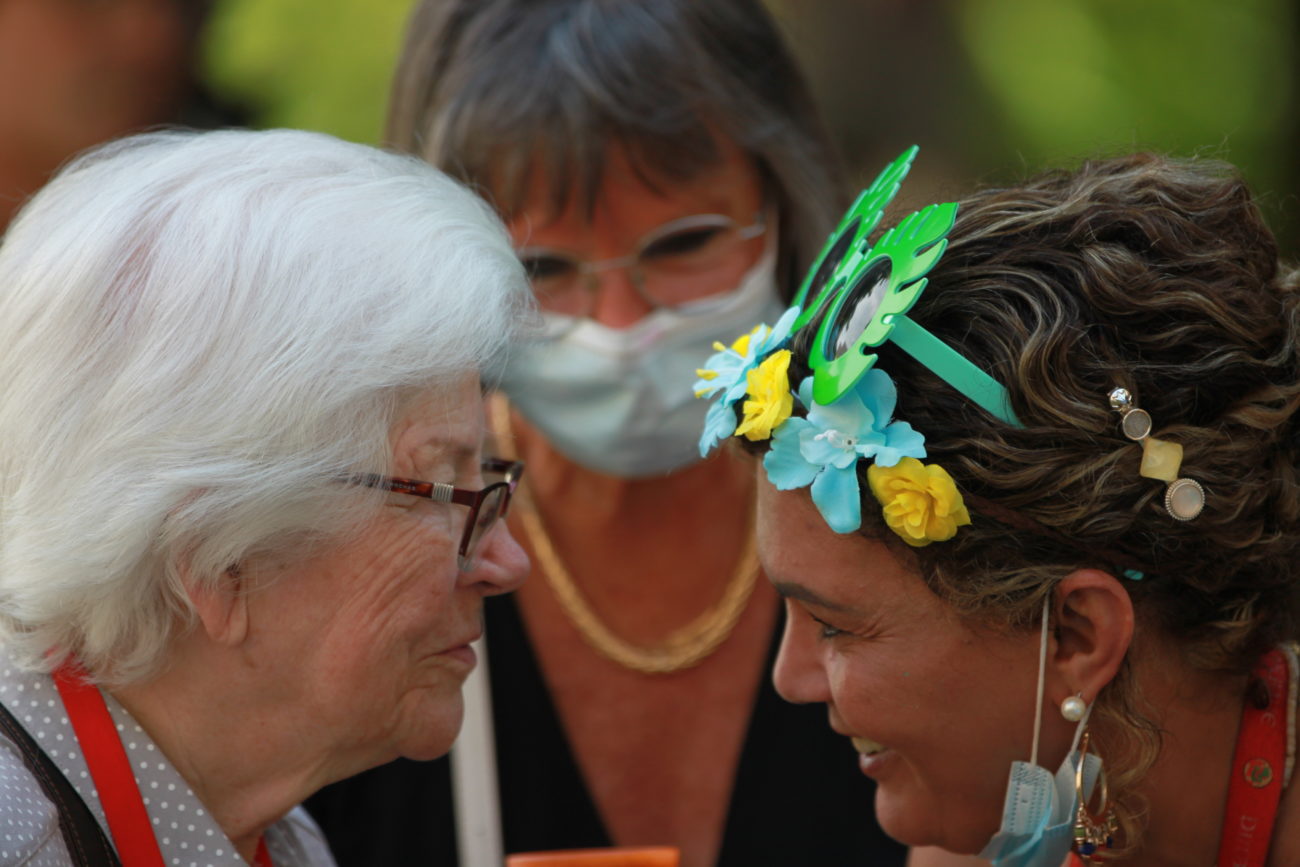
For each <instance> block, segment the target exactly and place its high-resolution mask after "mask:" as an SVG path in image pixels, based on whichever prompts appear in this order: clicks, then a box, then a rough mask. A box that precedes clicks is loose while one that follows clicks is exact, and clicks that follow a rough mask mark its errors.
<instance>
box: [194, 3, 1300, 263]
mask: <svg viewBox="0 0 1300 867" xmlns="http://www.w3.org/2000/svg"><path fill="white" fill-rule="evenodd" d="M651 2H653V0H651ZM698 2H709V0H698ZM768 4H769V6H770V7H771V9H772V11H773V13H774V14H775V15H776V17H777V18H778V20H779V21H780V22H781V24H782V26H783V28H784V29H785V31H786V33H787V34H788V35H789V37H790V40H791V43H792V45H793V46H794V48H795V51H796V53H797V54H798V55H799V56H800V58H801V60H802V61H803V63H804V66H805V69H806V70H807V73H808V76H809V79H810V81H811V83H812V85H813V88H814V91H815V93H816V95H817V98H818V100H819V102H820V103H821V105H822V107H823V109H824V111H825V112H826V116H827V119H828V122H829V124H830V126H831V128H832V132H833V133H834V134H835V136H836V138H837V139H838V141H839V143H840V145H841V148H842V150H843V153H844V156H845V159H846V161H847V162H848V164H849V165H850V167H851V168H852V169H853V171H854V176H855V180H856V181H858V182H859V183H861V182H864V181H866V180H869V179H870V177H871V176H873V175H874V173H875V171H876V170H877V168H878V167H879V166H880V165H882V164H883V163H884V162H885V161H887V160H888V159H889V158H891V157H892V156H893V155H894V154H896V153H897V152H898V151H899V150H901V149H902V148H903V147H904V146H906V145H907V144H910V143H913V142H915V143H917V144H920V145H921V148H922V154H923V156H922V159H921V161H920V162H919V163H918V167H917V173H916V174H915V175H914V177H916V178H919V181H914V182H913V183H912V184H911V185H909V187H910V189H909V190H908V194H909V196H911V197H912V198H913V200H914V201H918V202H919V201H921V200H925V199H930V198H934V197H936V196H956V195H959V194H960V193H961V192H962V191H963V190H965V189H968V188H969V187H970V186H971V185H972V184H974V183H997V182H1005V181H1010V180H1013V179H1015V178H1017V177H1020V176H1023V175H1025V174H1028V173H1030V172H1032V171H1034V170H1037V169H1040V168H1044V167H1048V166H1057V165H1069V164H1071V163H1074V162H1077V161H1078V160H1079V159H1082V158H1084V157H1087V156H1092V155H1097V154H1111V153H1119V152H1124V151H1131V150H1138V149H1153V150H1159V151H1163V152H1167V153H1173V154H1176V155H1180V156H1203V157H1213V158H1218V159H1225V160H1228V161H1231V162H1233V163H1236V164H1237V165H1238V166H1240V167H1241V168H1242V170H1243V172H1244V173H1245V174H1246V177H1247V178H1248V180H1250V182H1251V183H1252V186H1253V187H1254V189H1255V190H1256V192H1257V193H1258V194H1260V197H1261V200H1262V202H1263V204H1264V207H1265V210H1266V212H1267V213H1268V217H1269V220H1270V222H1271V224H1272V225H1273V226H1274V228H1275V230H1276V231H1277V232H1278V235H1279V240H1280V241H1281V242H1282V244H1283V248H1284V249H1285V250H1286V251H1287V252H1288V254H1289V255H1291V256H1295V255H1297V253H1298V252H1300V197H1298V196H1297V191H1300V158H1298V157H1300V147H1297V146H1298V145H1300V122H1298V120H1297V118H1298V116H1300V94H1298V92H1297V90H1298V86H1300V85H1298V82H1300V11H1298V10H1300V6H1298V5H1297V4H1296V3H1295V2H1294V0H1233V2H1230V3H1229V2H1223V0H1142V2H1134V0H946V2H945V0H768ZM411 6H412V0H219V2H218V3H217V6H216V10H215V12H214V14H213V18H212V21H211V24H210V26H209V30H208V35H207V39H206V43H205V48H204V69H205V75H206V78H207V80H208V82H209V84H210V86H211V87H212V88H213V89H214V90H215V91H216V92H217V93H218V94H220V95H221V96H223V97H224V98H226V99H228V100H231V101H234V102H236V103H239V104H241V105H243V106H245V107H246V108H247V109H248V110H249V112H250V113H251V116H252V117H253V118H254V120H255V122H256V123H257V124H259V125H264V126H294V127H304V128H309V129H319V130H324V131H327V132H331V133H334V134H336V135H339V136H342V137H344V138H349V139H353V140H356V141H364V142H377V141H379V139H380V136H381V131H382V124H383V114H384V110H385V104H386V102H387V95H388V80H389V78H390V76H391V73H392V68H393V65H394V63H395V61H396V58H397V54H398V52H399V50H400V43H401V33H402V29H403V26H404V23H405V18H406V16H407V14H408V12H409V10H410V7H411Z"/></svg>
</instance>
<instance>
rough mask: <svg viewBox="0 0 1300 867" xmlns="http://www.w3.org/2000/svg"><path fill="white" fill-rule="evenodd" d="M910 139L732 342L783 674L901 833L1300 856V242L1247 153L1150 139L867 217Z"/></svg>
mask: <svg viewBox="0 0 1300 867" xmlns="http://www.w3.org/2000/svg"><path fill="white" fill-rule="evenodd" d="M912 153H914V151H913V152H912ZM910 156H911V154H907V155H904V157H902V158H900V160H899V161H897V162H896V163H895V164H894V165H892V166H891V167H890V168H889V169H887V170H886V171H885V172H884V173H883V174H882V175H881V178H880V180H879V181H878V182H877V183H876V184H875V185H873V187H872V188H871V189H869V190H868V191H867V192H866V193H864V194H863V196H862V198H861V199H860V200H859V202H858V203H857V205H855V206H854V208H853V209H851V210H850V212H849V215H848V216H846V217H845V219H844V221H843V222H842V224H841V228H840V229H839V230H837V234H836V235H835V236H834V237H835V241H834V242H833V243H832V244H829V245H828V252H827V254H826V256H825V258H824V259H823V261H822V262H821V263H820V264H819V266H818V267H817V268H816V270H815V271H814V272H813V276H812V277H810V278H809V281H808V283H807V285H806V288H805V290H804V291H801V292H800V293H798V294H797V295H796V297H795V302H794V303H795V304H796V305H798V312H797V313H795V314H791V315H789V316H786V317H783V318H782V321H781V323H780V325H779V327H778V328H777V329H776V333H775V334H773V335H767V334H766V333H765V332H763V333H764V336H765V339H764V340H763V349H762V351H761V352H759V353H757V357H755V358H752V359H747V360H746V361H745V363H743V364H740V363H732V362H733V361H734V359H733V360H732V361H728V359H727V358H725V357H721V356H719V357H715V358H713V359H711V360H710V362H709V368H710V371H711V372H712V373H716V376H714V377H713V378H712V379H710V380H708V383H709V386H708V387H709V388H710V389H711V390H714V391H715V392H716V393H717V394H719V395H720V397H719V398H718V400H717V403H716V404H715V409H714V410H713V411H711V412H715V413H716V414H717V416H718V417H720V418H721V419H722V420H723V421H726V422H729V423H730V426H731V427H734V428H735V429H736V433H737V434H738V436H739V438H740V439H741V440H743V441H745V442H746V443H748V444H749V445H750V446H751V447H755V448H756V450H758V451H760V452H761V453H762V461H761V463H762V470H761V477H762V479H763V481H761V482H760V487H759V493H758V504H759V505H758V532H759V539H760V551H761V555H762V560H763V563H764V566H765V568H766V571H767V575H768V576H769V577H770V579H771V580H772V582H773V583H774V585H775V587H776V589H777V591H778V592H779V593H780V594H781V595H782V596H783V597H784V598H785V600H786V606H787V612H788V626H787V629H786V634H785V638H784V643H783V645H782V648H781V654H780V658H779V660H778V663H777V667H776V683H777V687H778V689H779V690H780V691H781V693H782V695H784V696H785V697H787V698H788V699H790V700H792V701H796V702H804V703H824V704H825V705H826V707H827V710H828V713H829V721H830V725H831V727H832V728H833V729H834V730H835V731H836V732H838V733H839V734H841V735H843V736H845V737H846V738H848V739H851V740H852V743H853V745H854V747H855V748H856V749H857V751H858V753H859V756H858V762H857V764H858V766H859V768H860V769H861V771H862V773H863V774H864V775H866V776H868V777H870V778H872V779H873V780H875V781H876V784H877V789H876V802H875V803H876V813H877V816H878V817H879V819H880V823H881V826H882V827H883V828H884V829H885V831H886V832H887V833H889V834H890V835H891V836H893V837H894V838H896V839H898V840H900V841H903V842H906V843H909V844H911V845H914V846H925V847H941V848H942V849H944V850H948V851H950V852H953V853H965V854H966V855H975V854H979V855H980V856H981V857H982V858H984V859H988V860H991V861H992V862H993V863H994V864H995V865H999V867H1059V865H1061V864H1063V863H1066V862H1067V861H1068V863H1071V864H1074V865H1080V864H1088V863H1094V862H1097V863H1107V864H1111V863H1115V864H1133V865H1137V864H1140V865H1143V867H1172V865H1203V864H1211V863H1213V864H1217V865H1219V867H1230V865H1239V864H1240V865H1253V867H1265V865H1272V867H1280V865H1292V864H1297V863H1300V785H1297V783H1296V782H1295V781H1294V779H1293V778H1292V777H1293V773H1292V772H1293V770H1294V769H1293V764H1294V752H1295V737H1296V732H1295V721H1296V705H1297V674H1298V673H1300V667H1298V666H1297V661H1296V652H1295V644H1294V639H1295V638H1296V637H1297V635H1298V634H1300V595H1298V594H1297V580H1296V579H1297V573H1296V564H1297V557H1298V556H1300V483H1298V480H1297V460H1298V458H1300V455H1298V454H1297V453H1298V452H1300V420H1298V419H1297V415H1296V410H1297V407H1298V406H1300V271H1296V270H1293V269H1290V268H1288V267H1285V266H1283V265H1281V264H1280V263H1279V261H1278V257H1277V248H1276V246H1275V244H1274V241H1273V237H1272V235H1271V234H1270V233H1269V231H1268V229H1267V228H1266V227H1265V226H1264V225H1263V223H1262V221H1261V219H1260V215H1259V212H1258V211H1257V209H1256V207H1255V205H1254V203H1253V202H1252V200H1251V197H1250V194H1249V192H1248V191H1247V190H1246V188H1245V185H1244V184H1243V183H1242V181H1241V180H1240V178H1239V177H1237V176H1236V174H1235V173H1233V172H1232V171H1231V170H1230V169H1228V168H1227V167H1224V166H1222V165H1219V164H1214V163H1179V162H1173V161H1168V160H1165V159H1162V158H1158V157H1155V156H1151V155H1137V156H1131V157H1126V158H1121V159H1114V160H1107V161H1100V162H1092V163H1087V164H1085V165H1084V166H1083V167H1082V168H1081V169H1079V170H1078V171H1076V172H1073V173H1068V172H1057V173H1052V174H1048V175H1045V176H1042V177H1040V178H1037V179H1034V180H1031V181H1029V182H1027V183H1025V184H1024V185H1022V186H1019V187H1013V188H1010V189H1002V190H990V191H987V192H983V193H979V194H976V195H974V196H971V197H970V198H968V199H967V200H965V201H964V202H962V203H961V205H960V207H958V206H957V205H955V204H952V203H948V204H943V205H933V206H930V207H928V208H925V209H923V210H922V211H920V212H917V213H916V214H913V215H911V216H909V217H906V218H904V220H903V221H901V222H900V223H899V225H898V226H897V228H896V229H890V230H888V231H886V232H884V233H883V234H882V233H879V232H876V233H872V229H873V228H874V227H875V225H876V222H877V221H878V220H879V216H880V209H881V208H882V207H883V205H884V203H885V202H887V201H888V200H889V198H890V197H891V196H892V195H893V192H894V190H896V189H897V184H898V181H899V180H900V179H901V178H902V176H903V175H905V174H906V172H907V167H908V164H909V160H910ZM954 220H955V223H954ZM868 236H870V238H871V239H872V240H873V241H874V246H871V244H868V243H860V242H864V239H866V238H867V237H868ZM945 239H946V240H945ZM945 244H946V249H945ZM855 251H857V252H855ZM927 281H928V282H927ZM740 381H743V382H744V386H743V387H742V388H741V392H742V393H743V397H742V396H739V395H734V394H733V393H732V392H731V391H730V390H729V386H731V385H732V384H733V383H736V382H740ZM712 421H713V424H711V426H710V429H709V432H708V433H707V434H706V441H707V442H709V443H712V442H713V441H714V440H717V439H720V438H723V437H727V436H729V435H730V433H731V430H730V428H729V427H728V426H727V424H724V423H722V421H719V420H718V418H713V419H712ZM737 508H740V506H739V504H738V505H737ZM911 863H912V864H913V865H914V867H939V865H957V864H976V863H985V861H976V860H974V859H972V858H969V857H964V856H963V857H958V856H957V855H947V854H944V853H942V852H940V851H938V850H936V849H928V850H925V851H917V852H915V853H914V855H913V857H912V861H911Z"/></svg>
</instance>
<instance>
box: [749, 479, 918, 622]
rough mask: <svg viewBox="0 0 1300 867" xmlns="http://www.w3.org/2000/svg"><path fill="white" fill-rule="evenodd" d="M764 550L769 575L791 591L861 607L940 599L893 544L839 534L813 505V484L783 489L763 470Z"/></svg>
mask: <svg viewBox="0 0 1300 867" xmlns="http://www.w3.org/2000/svg"><path fill="white" fill-rule="evenodd" d="M758 552H759V558H760V560H761V561H762V563H763V568H764V570H765V572H766V574H767V575H768V577H769V578H770V579H771V580H772V582H773V583H775V584H777V585H778V587H780V588H781V589H782V590H783V592H786V593H787V595H791V596H796V595H798V596H806V597H817V598H819V599H820V600H824V601H825V602H828V603H831V604H833V605H834V606H836V607H844V608H857V609H862V608H867V607H870V608H875V607H878V606H879V605H881V604H885V603H891V604H892V603H898V604H904V605H906V606H907V607H909V608H911V607H913V606H915V605H922V606H925V607H929V606H930V605H933V604H938V602H939V600H938V599H937V598H935V597H934V596H933V595H932V594H931V593H930V591H929V589H928V588H927V587H926V586H925V582H923V581H922V580H921V579H920V577H919V576H918V575H917V574H916V573H915V572H914V571H913V570H912V568H911V566H910V564H908V563H906V562H905V561H904V560H903V559H902V558H900V557H899V556H898V554H896V553H895V552H894V550H893V549H892V548H890V547H889V546H888V545H886V544H884V543H883V542H879V541H876V540H874V539H868V538H865V537H863V536H860V535H858V534H857V533H836V532H835V531H833V530H831V529H830V527H828V526H827V525H826V522H825V520H824V519H823V518H822V516H821V513H820V512H818V511H817V507H816V506H815V505H813V502H812V499H811V498H810V497H809V495H808V489H807V488H800V489H798V490H793V491H778V490H777V489H776V488H775V487H773V486H772V484H771V483H770V482H768V481H767V479H766V478H764V477H763V473H762V472H760V473H759V481H758Z"/></svg>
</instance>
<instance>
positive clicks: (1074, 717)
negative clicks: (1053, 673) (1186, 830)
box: [1061, 693, 1088, 722]
mask: <svg viewBox="0 0 1300 867" xmlns="http://www.w3.org/2000/svg"><path fill="white" fill-rule="evenodd" d="M1087 709H1088V704H1087V702H1085V701H1084V700H1083V693H1079V694H1078V695H1072V696H1070V697H1069V698H1067V699H1065V700H1064V701H1062V702H1061V716H1063V717H1065V718H1066V719H1067V720H1069V721H1070V722H1078V721H1079V720H1081V719H1083V712H1084V711H1085V710H1087Z"/></svg>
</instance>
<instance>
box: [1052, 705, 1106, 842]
mask: <svg viewBox="0 0 1300 867" xmlns="http://www.w3.org/2000/svg"><path fill="white" fill-rule="evenodd" d="M1066 701H1069V699H1066ZM1064 703H1065V702H1062V704H1063V705H1064ZM1061 712H1062V713H1064V712H1065V710H1064V708H1062V711H1061ZM1088 739H1089V733H1088V732H1084V733H1083V742H1082V743H1080V744H1079V764H1078V765H1076V766H1075V768H1074V798H1075V802H1076V803H1077V804H1078V805H1079V806H1078V807H1077V808H1075V812H1074V851H1075V852H1078V853H1079V855H1080V857H1082V858H1084V859H1086V860H1087V861H1088V863H1090V864H1101V863H1103V861H1102V857H1101V851H1102V850H1103V849H1109V848H1111V847H1112V846H1114V845H1115V812H1114V809H1113V807H1112V806H1111V803H1110V793H1109V792H1107V791H1106V769H1105V767H1100V768H1098V770H1097V788H1098V789H1099V790H1100V795H1101V799H1100V803H1099V804H1098V806H1097V811H1096V812H1095V813H1094V812H1091V811H1089V810H1088V796H1087V793H1085V792H1084V789H1083V765H1084V761H1083V760H1084V759H1085V758H1087V756H1088Z"/></svg>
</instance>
